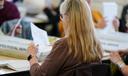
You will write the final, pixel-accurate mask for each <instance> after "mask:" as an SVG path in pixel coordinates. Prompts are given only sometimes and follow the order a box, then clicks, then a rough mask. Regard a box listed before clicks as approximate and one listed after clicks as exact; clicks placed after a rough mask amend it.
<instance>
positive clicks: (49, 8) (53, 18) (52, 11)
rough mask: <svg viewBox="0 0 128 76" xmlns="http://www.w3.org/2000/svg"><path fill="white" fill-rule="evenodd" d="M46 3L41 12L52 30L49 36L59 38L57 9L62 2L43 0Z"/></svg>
mask: <svg viewBox="0 0 128 76" xmlns="http://www.w3.org/2000/svg"><path fill="white" fill-rule="evenodd" d="M45 2H46V8H45V9H44V10H43V12H44V13H45V14H46V15H47V17H48V20H49V21H48V23H47V24H52V26H53V29H52V31H51V32H50V34H49V35H53V36H60V34H59V31H58V22H59V16H60V15H59V14H60V13H59V7H60V4H61V3H62V2H63V0H45Z"/></svg>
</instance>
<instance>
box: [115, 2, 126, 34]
mask: <svg viewBox="0 0 128 76" xmlns="http://www.w3.org/2000/svg"><path fill="white" fill-rule="evenodd" d="M119 22H120V24H119V25H115V29H117V30H116V31H119V32H128V4H127V5H125V6H124V8H123V11H122V15H121V18H120V20H119Z"/></svg>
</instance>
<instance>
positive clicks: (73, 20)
mask: <svg viewBox="0 0 128 76" xmlns="http://www.w3.org/2000/svg"><path fill="white" fill-rule="evenodd" d="M60 13H61V19H62V21H63V27H64V32H65V37H64V38H62V39H60V40H58V41H57V42H56V43H55V44H54V46H53V48H52V51H51V53H50V54H49V55H48V56H47V57H46V59H45V60H44V62H43V63H42V64H41V65H39V64H38V61H37V58H36V54H37V48H36V46H35V45H34V44H31V45H30V46H29V47H28V51H29V53H30V55H31V56H30V57H29V62H30V66H31V68H30V73H31V76H88V75H85V74H83V73H79V74H81V75H75V73H74V72H75V71H74V70H73V69H74V67H75V66H76V65H77V64H80V63H86V64H90V63H97V62H98V63H99V62H100V61H101V58H102V53H101V47H100V44H99V42H98V41H97V39H96V38H95V34H94V24H93V20H92V16H91V12H90V9H89V5H88V4H87V2H86V0H65V1H64V2H63V3H62V4H61V7H60ZM83 72H84V73H85V72H86V71H83ZM82 74H83V75H82ZM87 74H88V73H87ZM91 76H92V73H91ZM102 76H103V75H102Z"/></svg>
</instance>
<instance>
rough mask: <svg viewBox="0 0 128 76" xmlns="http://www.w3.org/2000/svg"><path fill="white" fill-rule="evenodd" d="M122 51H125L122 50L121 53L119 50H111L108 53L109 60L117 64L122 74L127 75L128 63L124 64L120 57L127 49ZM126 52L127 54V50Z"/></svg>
mask: <svg viewBox="0 0 128 76" xmlns="http://www.w3.org/2000/svg"><path fill="white" fill-rule="evenodd" d="M123 51H125V52H123V53H121V54H120V53H119V51H118V52H112V53H111V54H110V60H111V61H112V62H113V63H114V64H116V65H118V67H119V68H120V70H121V71H122V73H123V74H124V76H128V65H126V64H125V63H124V61H123V59H122V55H123V54H126V52H127V51H128V49H127V50H123ZM127 54H128V52H127Z"/></svg>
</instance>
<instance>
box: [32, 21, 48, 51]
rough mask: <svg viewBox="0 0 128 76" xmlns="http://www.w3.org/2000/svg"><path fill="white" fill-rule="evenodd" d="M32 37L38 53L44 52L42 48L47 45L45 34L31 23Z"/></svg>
mask: <svg viewBox="0 0 128 76" xmlns="http://www.w3.org/2000/svg"><path fill="white" fill-rule="evenodd" d="M31 30H32V37H33V41H34V43H35V44H39V48H38V50H39V52H42V51H45V50H44V48H45V47H46V46H48V45H49V41H48V35H47V32H46V31H44V30H42V29H40V28H38V27H37V26H35V25H34V24H32V23H31Z"/></svg>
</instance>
